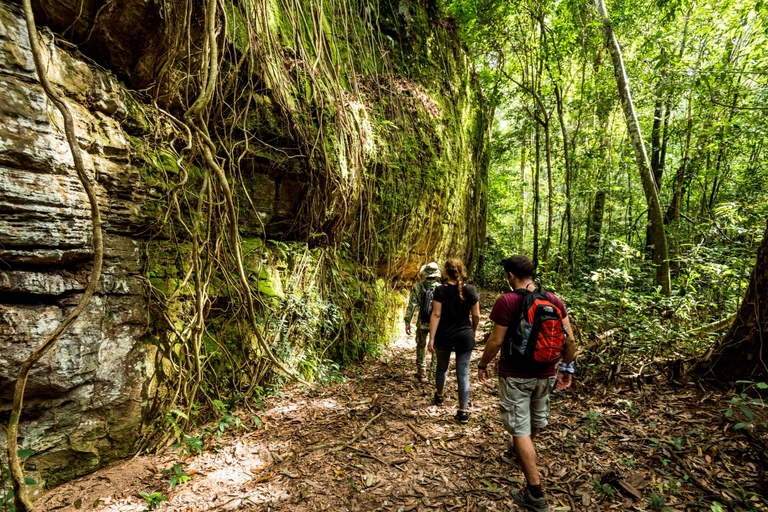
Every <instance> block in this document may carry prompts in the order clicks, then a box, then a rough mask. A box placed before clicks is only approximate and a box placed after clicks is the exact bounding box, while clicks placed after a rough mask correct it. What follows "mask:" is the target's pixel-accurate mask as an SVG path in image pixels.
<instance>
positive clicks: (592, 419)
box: [581, 407, 600, 435]
mask: <svg viewBox="0 0 768 512" xmlns="http://www.w3.org/2000/svg"><path fill="white" fill-rule="evenodd" d="M598 418H600V413H599V412H598V411H595V410H594V409H592V408H591V407H590V408H589V412H585V413H584V414H582V415H581V419H583V420H585V424H584V425H583V426H582V427H581V428H583V429H585V430H586V431H587V432H588V433H589V434H593V435H594V434H597V432H598V430H599V425H600V420H599V419H598Z"/></svg>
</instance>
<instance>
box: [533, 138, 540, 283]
mask: <svg viewBox="0 0 768 512" xmlns="http://www.w3.org/2000/svg"><path fill="white" fill-rule="evenodd" d="M534 144H535V146H536V168H535V169H534V170H533V266H534V268H536V267H538V266H539V178H540V176H541V127H540V126H539V123H536V134H535V136H534Z"/></svg>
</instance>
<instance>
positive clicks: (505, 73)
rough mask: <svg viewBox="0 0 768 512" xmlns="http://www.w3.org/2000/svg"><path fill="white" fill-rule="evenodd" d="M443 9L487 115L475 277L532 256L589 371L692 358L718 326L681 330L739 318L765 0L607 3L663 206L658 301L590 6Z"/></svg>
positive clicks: (751, 251) (767, 128)
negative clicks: (470, 63)
mask: <svg viewBox="0 0 768 512" xmlns="http://www.w3.org/2000/svg"><path fill="white" fill-rule="evenodd" d="M444 5H445V6H446V9H447V11H448V12H449V13H450V14H451V15H453V16H454V17H455V18H456V20H457V22H458V26H459V29H460V32H461V33H462V36H463V38H464V39H465V41H466V42H467V44H468V46H469V50H470V53H471V54H472V56H473V59H474V61H475V65H476V66H477V67H478V74H479V76H480V80H481V84H482V86H483V90H484V93H485V94H486V96H487V97H488V98H489V99H490V101H491V104H492V105H493V106H494V107H495V109H496V110H495V114H496V115H495V123H494V126H493V135H492V141H493V142H492V147H491V155H490V156H491V168H490V173H489V195H490V197H489V215H488V219H487V222H488V224H487V227H488V229H487V231H488V237H487V243H486V246H485V254H484V262H485V266H484V268H483V269H481V271H480V273H479V276H478V277H479V280H480V281H481V282H482V283H483V284H485V285H489V286H494V287H497V288H499V289H502V290H506V289H507V287H506V283H505V282H504V281H503V277H502V274H501V270H500V268H499V267H498V265H497V261H498V260H499V259H502V258H504V257H507V256H509V255H511V254H515V253H523V254H527V255H529V256H537V257H538V261H537V264H538V276H537V279H538V280H539V281H540V282H541V283H543V284H544V285H545V286H546V287H548V288H550V289H554V290H556V291H557V292H558V293H559V294H560V295H561V297H563V298H564V300H565V302H566V304H567V305H568V307H569V312H571V313H573V319H575V321H576V322H577V324H578V327H579V329H580V331H581V333H583V335H584V339H582V340H580V341H582V342H584V343H585V344H586V345H589V346H591V347H592V348H593V349H594V351H591V352H588V353H586V354H585V355H584V357H582V358H581V361H582V363H583V365H584V366H585V367H586V368H587V369H591V368H594V367H601V368H602V367H604V366H605V365H607V364H619V363H622V364H623V363H635V362H637V363H640V361H642V363H644V364H645V363H648V362H649V361H650V360H652V359H654V358H667V357H675V356H682V357H686V358H687V357H690V356H697V355H700V354H702V353H703V352H704V351H706V350H707V349H708V348H709V347H710V346H711V345H712V343H713V341H715V340H716V339H717V338H718V336H720V335H721V333H717V332H716V333H712V334H708V335H701V336H699V335H695V336H694V335H691V334H688V333H689V332H690V331H692V330H694V329H696V328H699V327H701V326H702V325H706V324H710V323H714V322H715V321H716V320H721V319H724V318H727V317H729V316H731V315H733V314H734V313H735V312H736V310H737V308H738V306H739V301H740V300H741V298H742V297H743V296H744V292H745V290H746V286H747V284H748V280H749V274H750V272H751V269H752V267H753V265H754V255H755V250H756V248H757V247H758V244H759V242H760V239H761V237H762V234H763V231H764V229H765V219H766V217H768V168H766V167H765V166H764V165H763V161H764V157H765V151H766V148H768V118H766V116H765V115H764V108H763V107H762V105H764V103H765V99H766V98H768V79H766V75H764V74H763V73H762V72H761V71H760V70H761V69H762V68H763V67H764V66H765V65H766V64H768V58H767V57H766V55H768V52H766V51H765V50H766V47H767V46H768V40H766V38H765V37H764V34H765V31H766V28H767V26H768V25H767V24H766V17H765V16H763V14H764V12H765V7H764V6H763V4H762V2H758V1H752V2H746V3H741V4H737V3H718V4H711V3H710V4H686V3H681V2H653V3H651V4H645V3H641V2H620V3H612V4H611V5H609V10H610V15H611V19H612V23H613V29H614V32H615V34H616V37H617V38H618V39H619V42H620V44H621V47H622V52H623V54H624V61H625V64H626V68H627V73H628V75H629V78H630V86H631V90H632V96H633V98H634V100H635V106H636V109H637V111H638V116H639V121H640V125H641V126H640V128H641V131H642V134H643V136H644V138H645V143H646V150H647V153H648V157H649V159H650V161H651V164H652V166H653V168H654V171H655V172H656V173H657V175H656V179H657V180H658V183H657V184H658V187H659V195H660V200H661V203H662V213H663V214H665V215H666V218H665V230H666V234H667V238H668V242H669V246H670V251H671V253H670V260H671V266H672V279H673V283H672V289H673V293H672V295H671V296H668V297H665V296H662V295H661V294H660V293H659V292H658V291H657V290H656V287H655V284H654V281H655V273H656V271H655V270H656V269H655V268H654V266H653V264H652V259H653V258H652V253H653V248H652V247H648V246H647V245H646V243H647V242H646V239H647V232H646V229H647V225H648V220H647V200H646V196H645V193H644V191H643V188H642V183H641V180H640V179H639V175H638V171H637V165H636V162H635V154H634V151H633V148H632V146H631V144H630V141H629V140H628V137H627V135H626V133H627V132H626V123H625V120H624V117H623V113H622V111H621V108H620V106H619V101H618V97H617V87H616V82H615V79H614V76H613V70H612V69H611V67H612V66H611V59H610V58H609V56H608V55H607V52H606V50H605V45H604V42H603V35H602V33H601V23H600V22H599V20H598V19H597V18H596V16H595V11H594V5H593V4H588V3H587V4H585V3H583V2H582V3H579V2H570V1H566V2H534V1H523V2H504V1H502V0H444ZM712 20H716V21H715V22H713V21H712ZM547 130H548V132H549V135H550V145H549V147H547V144H546V142H547V140H546V132H547ZM548 149H549V152H548V151H547V150H548ZM566 151H567V156H568V158H567V159H566ZM548 153H549V157H550V159H551V163H552V166H551V173H552V178H551V182H552V189H551V191H550V189H549V176H548V166H547V154H548ZM536 173H538V174H539V177H538V181H536V179H535V176H536ZM537 189H538V192H537ZM537 195H538V203H537ZM598 197H602V198H603V201H602V207H600V204H601V202H600V201H598ZM550 204H551V208H552V215H551V216H550V213H549V207H550ZM536 226H538V236H535V235H534V230H535V227H536ZM550 227H551V234H550V229H549V228H550Z"/></svg>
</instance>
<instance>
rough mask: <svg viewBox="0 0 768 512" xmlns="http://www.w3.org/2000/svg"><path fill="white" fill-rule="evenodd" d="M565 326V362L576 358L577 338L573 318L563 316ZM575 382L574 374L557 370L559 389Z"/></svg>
mask: <svg viewBox="0 0 768 512" xmlns="http://www.w3.org/2000/svg"><path fill="white" fill-rule="evenodd" d="M563 327H564V328H565V343H564V344H563V345H564V346H563V362H564V363H566V364H568V363H572V362H573V360H574V359H575V358H576V340H575V338H574V336H573V330H572V329H571V319H570V318H568V317H565V318H563ZM572 382H573V374H571V373H565V372H562V371H558V372H557V389H559V390H560V391H563V390H565V389H568V388H569V387H570V386H571V383H572Z"/></svg>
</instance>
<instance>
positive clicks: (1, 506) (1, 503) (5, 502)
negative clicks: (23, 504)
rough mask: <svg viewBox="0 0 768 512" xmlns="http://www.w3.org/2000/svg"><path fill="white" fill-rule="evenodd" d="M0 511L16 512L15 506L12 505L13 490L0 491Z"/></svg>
mask: <svg viewBox="0 0 768 512" xmlns="http://www.w3.org/2000/svg"><path fill="white" fill-rule="evenodd" d="M0 511H1V512H16V505H14V504H13V490H11V489H0Z"/></svg>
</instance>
